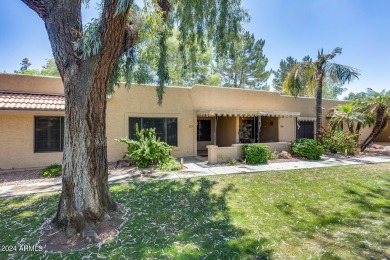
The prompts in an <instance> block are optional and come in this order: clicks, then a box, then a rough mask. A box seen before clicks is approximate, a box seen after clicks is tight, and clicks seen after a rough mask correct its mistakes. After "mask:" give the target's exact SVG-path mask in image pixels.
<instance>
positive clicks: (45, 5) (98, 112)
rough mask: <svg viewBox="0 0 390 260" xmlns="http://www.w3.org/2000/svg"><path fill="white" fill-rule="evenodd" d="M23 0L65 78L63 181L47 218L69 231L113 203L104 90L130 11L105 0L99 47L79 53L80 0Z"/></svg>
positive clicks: (78, 228) (86, 225)
mask: <svg viewBox="0 0 390 260" xmlns="http://www.w3.org/2000/svg"><path fill="white" fill-rule="evenodd" d="M22 1H23V2H24V3H26V4H27V5H28V6H29V7H30V8H31V9H33V10H34V11H36V12H37V13H38V15H39V16H40V17H41V18H42V19H43V21H44V23H45V26H46V29H47V32H48V36H49V40H50V44H51V47H52V51H53V55H54V59H55V61H56V64H57V67H58V69H59V72H60V74H61V77H62V80H63V83H64V93H65V131H64V132H65V136H64V156H63V179H62V181H63V184H62V193H61V198H60V202H59V207H58V211H57V214H56V215H55V217H54V219H53V220H52V222H53V223H54V224H56V225H57V227H58V228H61V229H64V230H67V231H68V234H69V235H71V234H74V233H76V232H77V233H79V232H82V231H84V230H85V229H88V228H89V227H90V225H93V224H94V223H96V222H97V221H100V220H102V219H105V218H107V217H108V216H107V215H109V214H110V213H111V212H112V211H115V210H116V209H117V205H116V203H115V202H114V201H113V200H112V198H111V196H110V192H109V189H108V168H107V144H106V91H107V86H108V81H109V77H110V74H111V71H112V69H113V67H114V64H115V62H116V61H117V59H118V57H119V56H120V54H121V51H122V49H123V48H124V46H126V45H128V42H125V40H126V38H129V35H128V31H127V30H126V29H127V28H126V26H127V17H128V12H129V11H128V10H127V11H126V12H124V13H121V14H116V15H115V8H116V5H117V2H118V0H105V1H104V7H103V14H102V20H101V23H100V26H99V34H100V35H99V36H100V40H101V48H100V51H99V53H98V54H97V55H94V56H91V57H89V58H87V59H81V58H80V57H79V53H78V51H77V50H75V48H74V43H75V42H77V41H78V40H79V39H80V37H81V36H82V22H81V2H80V0H57V1H48V0H47V1H45V0H42V1H39V0H22ZM127 40H128V39H127ZM127 47H128V46H127Z"/></svg>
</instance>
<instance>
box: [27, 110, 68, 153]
mask: <svg viewBox="0 0 390 260" xmlns="http://www.w3.org/2000/svg"><path fill="white" fill-rule="evenodd" d="M34 140H35V142H34V151H35V152H61V151H62V150H63V144H64V117H35V127H34Z"/></svg>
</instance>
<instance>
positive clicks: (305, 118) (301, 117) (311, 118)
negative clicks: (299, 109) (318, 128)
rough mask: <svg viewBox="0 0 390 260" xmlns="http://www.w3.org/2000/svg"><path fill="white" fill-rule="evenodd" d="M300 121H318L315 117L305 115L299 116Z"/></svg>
mask: <svg viewBox="0 0 390 260" xmlns="http://www.w3.org/2000/svg"><path fill="white" fill-rule="evenodd" d="M298 121H304V122H314V121H316V118H315V117H308V116H307V117H305V116H299V117H298Z"/></svg>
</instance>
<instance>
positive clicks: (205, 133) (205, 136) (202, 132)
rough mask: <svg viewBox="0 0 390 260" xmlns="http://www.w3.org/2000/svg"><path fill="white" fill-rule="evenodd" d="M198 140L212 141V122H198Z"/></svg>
mask: <svg viewBox="0 0 390 260" xmlns="http://www.w3.org/2000/svg"><path fill="white" fill-rule="evenodd" d="M197 140H198V142H199V141H211V120H209V119H205V120H198V124H197Z"/></svg>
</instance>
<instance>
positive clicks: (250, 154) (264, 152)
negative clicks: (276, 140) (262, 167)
mask: <svg viewBox="0 0 390 260" xmlns="http://www.w3.org/2000/svg"><path fill="white" fill-rule="evenodd" d="M243 150H244V159H245V162H246V163H247V164H260V163H267V162H268V158H269V154H270V151H269V149H268V147H267V146H266V145H264V144H246V145H244V146H243Z"/></svg>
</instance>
